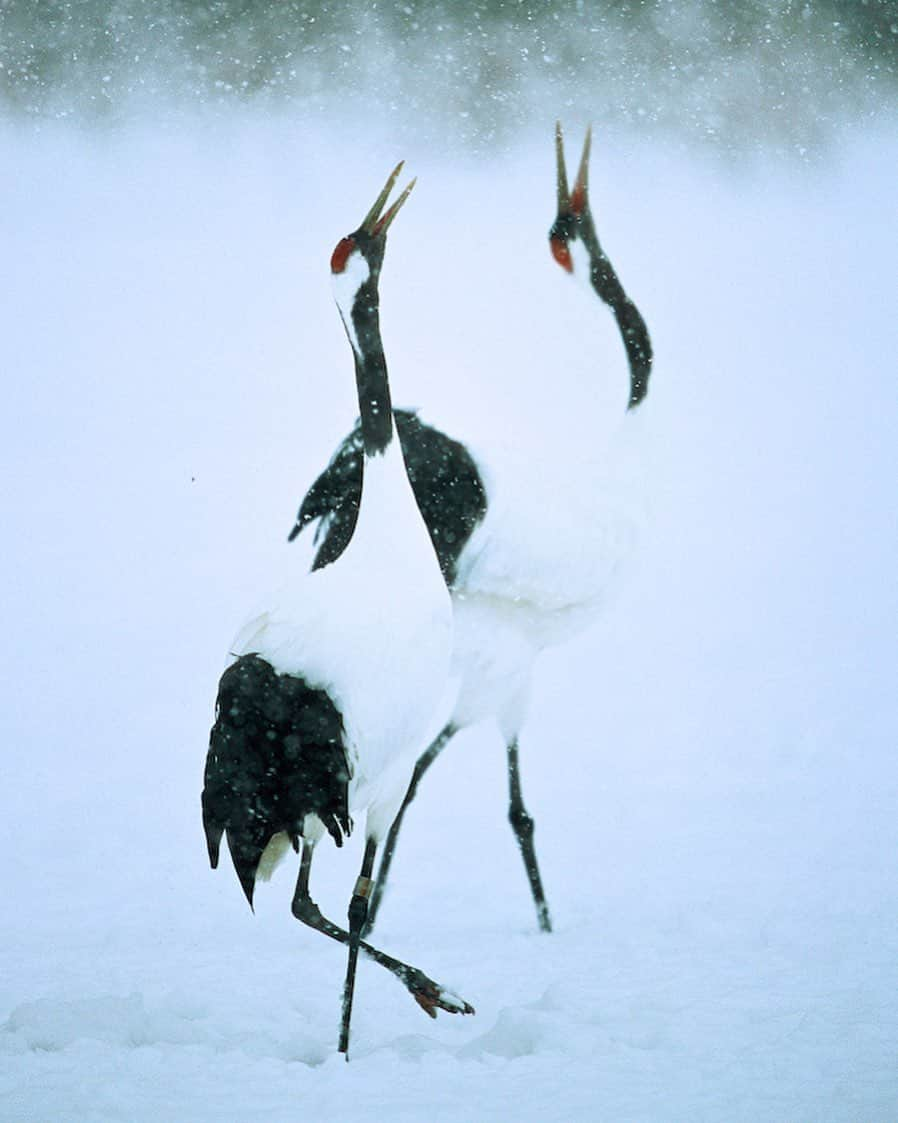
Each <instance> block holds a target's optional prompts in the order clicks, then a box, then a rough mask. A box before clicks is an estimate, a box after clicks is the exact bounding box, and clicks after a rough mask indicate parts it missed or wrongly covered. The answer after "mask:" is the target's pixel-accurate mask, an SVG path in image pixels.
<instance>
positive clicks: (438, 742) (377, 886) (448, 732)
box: [364, 722, 458, 935]
mask: <svg viewBox="0 0 898 1123" xmlns="http://www.w3.org/2000/svg"><path fill="white" fill-rule="evenodd" d="M457 732H458V729H457V727H456V726H454V725H453V724H452V722H449V723H448V724H447V725H445V726H443V728H442V729H441V730H440V732H439V733H438V734H437V736H436V737H435V738H434V740H433V741H432V742H431V744H430V746H429V747H428V748H427V749H425V750H424V752H423V753H422V754H421V755H420V756H419V757H418V760H417V763H416V764H415V771H414V772H413V773H412V779H411V783H410V784H409V786H408V791H407V792H406V793H405V799H404V800H403V801H402V806H401V807H400V808H399V810H398V811H397V813H396V818H395V819H394V820H393V825H392V826H391V827H390V831H389V834H388V835H387V841H386V842H385V843H384V849H383V854H382V855H381V858H380V867H379V869H378V871H377V880H376V881H375V882H374V891H373V892H372V894H371V900H370V901H369V902H368V919H367V922H366V924H365V928H364V934H365V935H367V934H368V933H369V932H371V931H372V929H373V928H374V921H375V920H376V919H377V913H378V911H379V909H380V904H381V900H382V899H383V893H384V889H385V888H386V885H387V879H388V878H389V876H390V866H391V865H392V863H393V853H394V851H395V849H396V842H397V840H398V838H399V831H400V830H401V829H402V820H403V817H404V816H405V812H406V809H407V808H408V805H409V804H410V803H411V802H412V800H413V799H414V798H415V796H416V795H417V793H418V784H419V783H420V782H421V778H422V777H423V776H424V773H425V772H426V771H427V769H428V768H430V766H431V765H432V764H433V762H434V761H435V760H436V758H437V757H438V756H439V755H440V753H441V752H442V751H443V749H445V747H446V746H447V745H448V744H449V742H450V741H451V740H452V738H453V737H454V736H455V734H456V733H457Z"/></svg>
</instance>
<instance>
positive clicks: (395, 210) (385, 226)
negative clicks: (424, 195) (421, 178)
mask: <svg viewBox="0 0 898 1123" xmlns="http://www.w3.org/2000/svg"><path fill="white" fill-rule="evenodd" d="M417 182H418V179H417V176H416V177H415V178H414V179H413V180H412V182H411V183H410V184H409V185H408V187H406V189H405V190H404V191H403V192H402V194H401V195H400V196H399V198H398V199H397V200H396V202H395V203H394V204H393V205H392V207H390V209H389V210H388V211H387V212H386V214H385V215H384V216H383V218H382V219H381V220H380V222H378V224H377V225H376V226H375V227H374V233H375V234H386V232H387V230H389V228H390V223H391V222H392V221H393V219H394V218H395V217H396V215H397V214H399V208H400V207H401V206H402V204H403V203H404V202H405V200H406V199H407V198H408V197H409V195H411V193H412V188H413V187H414V186H415V184H416V183H417Z"/></svg>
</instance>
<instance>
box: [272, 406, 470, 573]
mask: <svg viewBox="0 0 898 1123" xmlns="http://www.w3.org/2000/svg"><path fill="white" fill-rule="evenodd" d="M393 417H394V418H395V421H396V430H397V432H398V434H399V441H400V443H401V445H402V453H403V456H404V457H405V465H406V468H407V470H408V477H409V482H410V483H411V485H412V490H413V491H414V493H415V499H416V500H417V502H418V507H419V509H420V511H421V515H422V517H423V519H424V522H425V523H426V524H427V529H428V531H429V532H430V538H431V541H432V542H433V546H434V549H435V550H436V554H437V558H438V559H439V562H440V569H441V570H442V572H443V577H444V579H445V581H446V584H447V585H448V586H449V587H450V588H451V587H452V585H453V583H454V581H455V577H456V573H457V568H458V559H459V556H460V555H461V552H462V550H463V549H464V547H465V545H466V544H467V542H468V539H469V538H470V537H471V534H472V533H473V532H474V529H475V527H476V526H477V524H478V523H479V522H480V521H481V520H482V519H483V516H484V515H485V514H486V507H487V498H486V489H485V488H484V486H483V481H482V479H481V478H480V473H479V472H478V470H477V465H476V464H475V462H474V459H473V458H472V456H471V454H470V453H469V452H468V450H467V449H466V448H465V446H464V445H463V444H461V443H460V442H459V441H455V440H453V439H452V438H451V437H448V436H447V435H446V434H445V433H443V432H441V431H440V430H439V429H434V428H433V426H431V425H425V424H424V422H423V421H421V420H420V418H418V416H417V415H416V414H415V413H412V412H410V411H409V410H395V411H394V413H393ZM363 456H364V450H363V445H362V432H361V423H360V422H356V426H355V428H354V429H353V430H352V432H351V433H350V434H349V435H348V436H347V437H346V438H345V439H344V440H343V441H342V443H341V444H340V446H339V448H338V449H337V451H336V452H335V453H334V456H333V458H332V459H331V462H330V464H328V466H327V468H325V470H324V471H323V472H322V473H321V475H320V476H319V477H318V479H317V480H315V482H314V483H313V484H312V486H311V487H310V488H309V490H308V492H307V493H306V496H305V498H304V499H303V501H302V506H301V507H300V508H299V514H298V515H297V517H296V523H295V525H294V527H293V529H292V530H291V532H290V535H289V540H290V541H291V542H292V541H293V539H294V538H296V536H297V535H298V534H300V533H301V532H302V531H303V530H304V529H305V527H306V526H308V524H309V523H310V522H314V521H316V520H318V519H320V520H321V522H320V523H319V526H318V531H317V533H316V536H315V541H316V542H318V541H320V542H321V545H320V546H319V548H318V552H317V554H316V555H315V560H314V562H313V564H312V568H313V569H321V568H322V567H323V566H325V565H329V564H330V563H331V562H332V561H336V559H337V558H338V557H339V556H340V555H341V554H342V553H343V551H344V550H345V549H346V547H347V546H348V545H349V541H350V539H351V538H352V534H353V531H354V530H355V524H356V520H357V519H358V513H359V501H360V499H361V494H362V465H363Z"/></svg>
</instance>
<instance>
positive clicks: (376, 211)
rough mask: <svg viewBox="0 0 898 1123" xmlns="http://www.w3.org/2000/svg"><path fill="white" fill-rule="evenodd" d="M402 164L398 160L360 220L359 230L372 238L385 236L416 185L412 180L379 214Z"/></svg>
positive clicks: (402, 161) (402, 162) (414, 180)
mask: <svg viewBox="0 0 898 1123" xmlns="http://www.w3.org/2000/svg"><path fill="white" fill-rule="evenodd" d="M404 163H405V161H404V160H400V161H399V163H398V164H397V165H396V167H395V168H394V169H393V171H392V172H391V174H390V178H389V179H388V180H387V182H386V184H385V186H384V189H383V191H381V193H380V194H379V195H378V196H377V199H376V200H375V201H374V206H373V207H372V208H371V210H370V211H368V213H367V214H366V215H365V217H364V219H363V220H362V224H361V226H360V227H359V229H360V230H364V231H365V233H366V234H370V235H371V237H372V238H378V237H383V236H384V235H385V234H386V232H387V230H388V229H389V227H390V224H391V223H392V221H393V219H394V218H395V217H396V215H397V214H398V213H399V208H400V207H401V206H402V204H403V203H404V202H405V200H406V199H407V198H408V197H409V195H410V194H411V190H412V188H413V187H414V186H415V184H416V183H417V180H416V179H413V180H412V181H411V183H410V184H409V185H408V187H406V189H405V190H404V191H403V192H402V194H401V195H400V196H399V198H398V199H397V200H396V202H395V203H394V204H393V205H392V206H391V207H389V208H388V209H387V210H386V211H384V213H383V214H381V213H380V212H381V211H382V210H383V207H384V204H385V203H386V201H387V199H388V198H389V197H390V192H391V191H392V190H393V187H394V186H395V184H396V180H397V179H398V178H399V173H400V172H401V171H402V166H403V164H404Z"/></svg>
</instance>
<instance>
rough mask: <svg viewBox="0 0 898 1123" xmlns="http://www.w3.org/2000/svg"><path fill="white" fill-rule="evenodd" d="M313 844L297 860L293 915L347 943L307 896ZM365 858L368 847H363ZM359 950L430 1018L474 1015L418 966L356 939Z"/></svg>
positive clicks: (346, 936)
mask: <svg viewBox="0 0 898 1123" xmlns="http://www.w3.org/2000/svg"><path fill="white" fill-rule="evenodd" d="M313 850H314V847H313V846H310V845H309V844H308V843H304V844H303V848H302V857H301V859H300V863H299V877H298V878H297V880H296V892H295V893H294V894H293V915H294V916H295V917H296V919H297V920H301V921H302V923H303V924H307V925H308V926H309V927H310V928H314V929H315V930H316V932H323V933H324V935H325V936H328V937H329V938H330V939H332V940H336V941H337V942H338V943H341V944H349V943H350V940H351V939H352V937H351V935H350V933H349V932H347V931H346V929H345V928H341V927H340V926H339V925H337V924H334V923H333V921H331V920H328V919H327V917H326V916H322V915H321V910H320V909H319V908H318V906H317V905H316V904H315V902H314V901H313V900H312V898H311V896H310V895H309V875H310V873H311V870H312V853H313ZM366 857H367V850H366ZM359 949H360V950H361V951H363V952H364V953H365V955H367V956H368V958H369V959H373V960H374V962H375V963H377V964H379V965H380V966H381V967H385V968H386V969H387V970H388V971H389V972H391V974H393V975H395V976H396V978H397V979H398V980H399V981H400V982H401V983H402V984H403V986H404V987H405V988H406V989H407V990H408V992H409V993H410V994H411V996H412V998H414V1000H415V1001H416V1002H417V1003H418V1005H419V1006H420V1007H421V1009H422V1010H423V1011H424V1012H425V1013H426V1014H428V1015H429V1016H430V1017H431V1018H435V1017H436V1016H437V1010H447V1011H448V1012H449V1013H450V1014H473V1013H474V1007H473V1006H471V1005H469V1004H468V1003H467V1002H465V1001H464V999H463V998H459V997H458V995H456V994H453V993H452V992H451V991H449V990H446V989H445V988H444V987H441V986H440V985H439V983H435V982H434V981H433V979H430V978H428V977H427V975H425V974H424V972H423V971H419V970H418V969H417V967H411V966H409V964H407V963H403V962H402V961H401V960H399V959H394V958H393V957H392V956H391V955H387V954H386V953H385V952H382V951H379V950H378V949H377V948H376V947H374V946H372V945H371V944H367V943H365V941H364V940H360V941H359Z"/></svg>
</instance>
